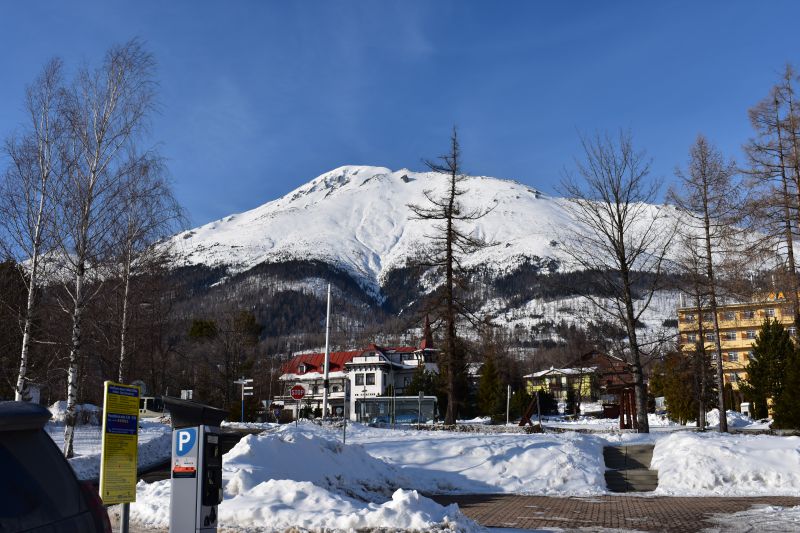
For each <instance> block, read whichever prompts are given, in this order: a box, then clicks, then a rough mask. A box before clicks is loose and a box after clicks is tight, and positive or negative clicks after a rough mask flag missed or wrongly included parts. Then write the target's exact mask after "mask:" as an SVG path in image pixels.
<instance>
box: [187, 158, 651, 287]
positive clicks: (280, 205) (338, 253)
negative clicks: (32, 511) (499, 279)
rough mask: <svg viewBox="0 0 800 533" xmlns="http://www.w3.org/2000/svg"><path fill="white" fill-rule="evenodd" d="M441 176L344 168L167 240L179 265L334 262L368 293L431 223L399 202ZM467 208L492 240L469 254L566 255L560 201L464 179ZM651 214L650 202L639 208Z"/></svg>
mask: <svg viewBox="0 0 800 533" xmlns="http://www.w3.org/2000/svg"><path fill="white" fill-rule="evenodd" d="M445 186H446V178H444V177H443V176H441V175H438V174H433V173H415V172H411V171H409V170H406V169H402V170H397V171H391V170H389V169H388V168H383V167H369V166H344V167H340V168H337V169H335V170H332V171H330V172H327V173H325V174H323V175H321V176H319V177H317V178H316V179H314V180H312V181H311V182H309V183H307V184H306V185H303V186H302V187H299V188H298V189H296V190H294V191H292V192H290V193H289V194H287V195H286V196H284V197H282V198H279V199H277V200H274V201H272V202H269V203H266V204H264V205H262V206H260V207H257V208H255V209H252V210H250V211H247V212H244V213H240V214H237V215H231V216H228V217H225V218H223V219H221V220H217V221H215V222H211V223H209V224H206V225H204V226H201V227H199V228H196V229H193V230H190V231H186V232H183V233H180V234H178V235H177V236H175V237H174V238H173V243H174V244H175V246H176V248H177V249H178V250H179V251H180V252H182V254H183V258H184V259H183V260H184V261H185V264H190V265H191V264H203V265H209V266H220V265H224V266H227V267H229V268H230V269H231V270H232V271H233V272H241V271H245V270H248V269H249V268H251V267H253V266H255V265H257V264H259V263H262V262H271V263H274V262H282V261H287V260H292V259H300V260H320V261H324V262H326V263H328V264H331V265H334V266H337V267H339V268H340V269H342V270H344V271H345V272H347V273H349V274H350V275H351V276H352V277H353V278H354V279H356V280H357V281H358V282H359V283H360V284H361V285H362V286H363V287H364V288H365V289H366V290H368V292H370V293H371V294H373V295H376V296H377V295H378V294H379V290H380V285H381V280H382V279H383V277H384V276H385V275H386V273H388V272H389V271H391V270H392V269H394V268H397V267H401V266H403V265H404V264H406V262H407V260H408V259H409V258H410V257H413V256H414V255H415V254H416V253H418V251H419V249H420V246H421V245H422V244H423V243H424V242H425V241H426V239H425V236H426V235H427V234H430V233H431V232H432V229H433V228H432V223H431V222H428V221H421V220H416V219H413V217H412V214H411V213H410V210H409V209H408V207H407V206H408V204H417V205H425V204H426V201H425V196H424V195H425V191H426V190H429V191H432V193H433V196H434V197H438V196H439V195H440V194H442V192H443V191H444V188H445ZM463 188H465V189H467V190H468V193H467V194H465V195H464V196H462V201H463V204H464V206H465V207H466V208H467V209H486V208H492V211H491V212H490V213H489V214H488V215H486V216H485V217H484V218H482V219H480V220H478V221H475V222H474V223H471V228H472V230H473V233H474V234H475V235H478V236H480V237H483V238H484V239H486V240H487V241H490V242H493V243H495V246H492V247H490V248H487V249H484V250H482V251H481V252H480V253H478V254H475V256H474V257H471V258H469V261H468V262H469V263H472V264H486V265H490V266H491V267H492V268H494V269H496V270H497V271H499V272H502V271H505V270H508V269H512V268H513V267H515V266H517V265H519V264H520V263H521V262H523V261H524V260H525V259H526V258H534V259H535V258H555V259H557V260H559V261H560V262H561V268H562V269H564V268H569V267H568V265H565V263H566V262H567V257H566V255H565V253H564V252H563V251H562V249H561V248H560V247H561V245H559V244H558V242H559V241H560V240H561V239H562V238H563V237H564V235H565V234H566V233H567V232H568V231H569V230H570V229H571V228H573V227H574V224H575V223H574V221H573V220H572V218H571V217H570V215H569V214H568V212H567V211H566V209H565V203H566V200H564V199H561V198H553V197H550V196H548V195H545V194H543V193H541V192H539V191H537V190H535V189H533V188H532V187H529V186H526V185H522V184H520V183H517V182H514V181H509V180H501V179H496V178H489V177H482V176H479V177H469V178H467V179H466V181H465V182H464V184H463ZM648 209H650V210H651V211H652V212H653V213H655V212H656V210H657V209H658V208H657V207H656V206H652V207H650V206H648Z"/></svg>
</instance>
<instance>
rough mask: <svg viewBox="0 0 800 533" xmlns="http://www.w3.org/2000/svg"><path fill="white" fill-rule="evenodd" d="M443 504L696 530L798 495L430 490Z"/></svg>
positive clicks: (510, 516)
mask: <svg viewBox="0 0 800 533" xmlns="http://www.w3.org/2000/svg"><path fill="white" fill-rule="evenodd" d="M434 499H435V500H436V501H437V502H439V503H441V504H443V505H446V504H450V503H457V504H458V506H459V508H460V509H461V511H462V512H463V513H464V514H465V515H467V516H468V517H470V518H472V519H473V520H475V521H476V522H478V523H479V524H481V525H483V526H486V527H509V528H520V529H537V528H561V529H563V530H566V531H572V530H580V529H584V530H597V529H598V528H614V529H627V530H634V531H667V532H681V533H682V532H695V531H702V530H704V529H712V530H715V529H716V530H719V526H717V525H715V524H714V523H713V522H709V521H707V519H708V518H709V517H710V516H711V515H714V514H731V513H736V512H739V511H746V510H748V509H750V508H751V507H753V506H754V505H776V506H784V507H790V506H796V505H800V498H792V497H781V496H775V497H763V498H687V497H683V498H672V497H660V496H659V497H652V496H649V497H642V496H630V495H618V496H596V497H587V498H551V497H547V496H516V495H506V494H491V495H470V496H435V497H434Z"/></svg>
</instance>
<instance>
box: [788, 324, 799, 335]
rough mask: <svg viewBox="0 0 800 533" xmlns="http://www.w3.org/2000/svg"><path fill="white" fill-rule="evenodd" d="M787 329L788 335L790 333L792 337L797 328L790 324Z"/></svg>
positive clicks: (795, 333)
mask: <svg viewBox="0 0 800 533" xmlns="http://www.w3.org/2000/svg"><path fill="white" fill-rule="evenodd" d="M787 331H788V332H789V335H791V336H792V337H797V328H796V327H794V326H792V327H790V328H788V329H787Z"/></svg>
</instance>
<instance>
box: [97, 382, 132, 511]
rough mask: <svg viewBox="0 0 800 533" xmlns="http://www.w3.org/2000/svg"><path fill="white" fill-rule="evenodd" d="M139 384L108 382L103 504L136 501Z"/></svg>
mask: <svg viewBox="0 0 800 533" xmlns="http://www.w3.org/2000/svg"><path fill="white" fill-rule="evenodd" d="M139 395H140V391H139V387H135V386H133V385H123V384H121V383H114V382H112V381H106V382H105V394H104V401H103V446H102V452H101V455H100V497H101V498H102V499H103V503H104V504H106V505H111V504H114V503H130V502H135V501H136V463H137V460H138V446H139Z"/></svg>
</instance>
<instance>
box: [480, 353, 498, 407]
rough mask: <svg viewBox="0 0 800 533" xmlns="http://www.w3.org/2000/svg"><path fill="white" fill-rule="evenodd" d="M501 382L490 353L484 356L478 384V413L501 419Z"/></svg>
mask: <svg viewBox="0 0 800 533" xmlns="http://www.w3.org/2000/svg"><path fill="white" fill-rule="evenodd" d="M503 398H504V397H503V384H502V383H501V382H500V375H499V374H498V373H497V367H495V364H494V357H493V356H492V355H490V354H489V355H487V356H486V361H485V362H484V363H483V368H481V381H480V384H479V385H478V408H479V409H480V413H481V414H482V415H485V416H490V417H492V420H493V421H495V422H496V421H499V420H502V419H503V415H504V405H503Z"/></svg>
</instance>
